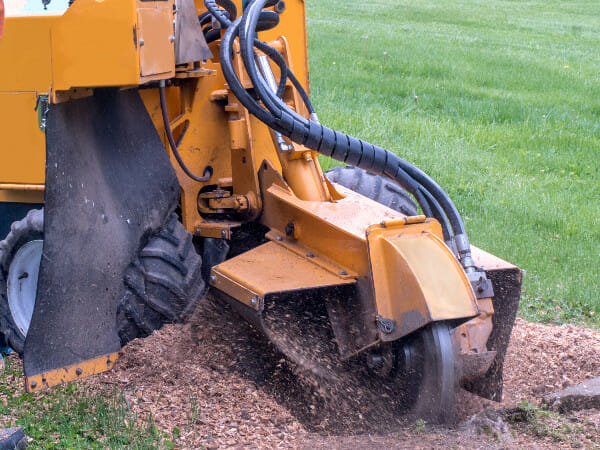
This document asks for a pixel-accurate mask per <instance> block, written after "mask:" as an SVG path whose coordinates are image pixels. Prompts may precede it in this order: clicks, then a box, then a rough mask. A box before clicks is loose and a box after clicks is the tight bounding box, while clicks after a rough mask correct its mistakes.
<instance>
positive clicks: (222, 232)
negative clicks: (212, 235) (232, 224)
mask: <svg viewBox="0 0 600 450" xmlns="http://www.w3.org/2000/svg"><path fill="white" fill-rule="evenodd" d="M221 237H222V238H223V239H225V238H226V237H227V230H221Z"/></svg>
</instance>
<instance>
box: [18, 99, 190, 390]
mask: <svg viewBox="0 0 600 450" xmlns="http://www.w3.org/2000/svg"><path fill="white" fill-rule="evenodd" d="M178 198H179V184H178V182H177V178H176V175H175V172H174V170H173V168H172V166H171V164H170V162H169V158H168V156H167V153H166V152H165V149H164V147H163V144H162V142H161V140H160V138H159V136H158V134H157V132H156V130H155V128H154V126H153V124H152V121H151V119H150V117H149V116H148V113H147V111H146V108H145V106H144V104H143V102H142V100H141V99H140V96H139V94H138V92H137V91H136V90H129V91H119V90H117V89H110V90H96V93H95V95H94V96H93V97H88V98H85V99H80V100H74V101H70V102H66V103H59V104H56V105H52V106H51V107H50V110H49V112H48V119H47V131H46V191H45V217H44V221H45V222H44V247H43V256H42V262H41V266H40V273H39V281H38V290H37V297H36V303H35V309H34V312H33V317H32V321H31V325H30V328H29V332H28V334H27V339H26V341H25V349H24V355H23V363H24V371H25V375H26V387H27V389H28V390H29V391H32V390H36V389H39V388H41V387H44V386H47V385H51V384H56V383H59V382H61V381H68V380H69V379H72V378H75V377H78V376H83V375H87V374H91V373H96V372H99V371H102V370H106V369H107V368H108V367H109V366H110V365H111V364H112V362H114V358H111V357H110V355H111V354H114V353H115V352H118V351H119V350H120V343H119V335H118V330H117V321H116V316H117V302H118V301H119V298H120V297H121V295H123V292H124V284H123V273H124V271H125V269H126V267H127V266H128V265H129V263H130V262H131V261H132V260H133V259H134V257H135V255H136V254H137V252H138V250H139V249H140V248H141V246H142V245H143V244H144V242H143V241H144V240H145V239H147V237H148V236H149V235H150V234H151V233H152V232H154V231H157V230H158V229H159V228H160V227H161V226H162V224H163V223H164V222H165V221H166V219H167V218H168V216H169V214H170V213H171V212H172V211H173V210H174V209H175V207H176V205H177V201H178Z"/></svg>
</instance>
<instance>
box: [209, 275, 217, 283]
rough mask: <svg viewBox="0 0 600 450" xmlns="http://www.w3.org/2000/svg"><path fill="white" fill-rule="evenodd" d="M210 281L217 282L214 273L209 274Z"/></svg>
mask: <svg viewBox="0 0 600 450" xmlns="http://www.w3.org/2000/svg"><path fill="white" fill-rule="evenodd" d="M210 282H211V283H216V282H217V276H216V275H211V276H210Z"/></svg>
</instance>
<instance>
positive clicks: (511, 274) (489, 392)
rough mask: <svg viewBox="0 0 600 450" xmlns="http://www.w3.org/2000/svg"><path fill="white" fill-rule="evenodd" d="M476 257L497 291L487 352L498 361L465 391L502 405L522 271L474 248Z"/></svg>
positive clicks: (469, 384)
mask: <svg viewBox="0 0 600 450" xmlns="http://www.w3.org/2000/svg"><path fill="white" fill-rule="evenodd" d="M473 256H474V260H475V263H476V264H477V265H478V266H480V267H481V268H483V269H484V270H485V272H486V274H487V276H488V278H489V279H490V280H491V282H492V286H493V288H494V293H495V295H494V298H493V299H492V302H493V305H494V315H493V317H492V323H493V330H492V334H491V335H490V338H489V340H488V343H487V346H488V350H491V351H495V352H496V357H495V358H494V361H493V363H492V365H491V366H490V368H489V369H488V371H487V372H486V374H485V376H484V377H481V378H479V379H476V380H473V381H471V382H469V383H466V384H465V388H466V389H467V390H468V391H471V392H473V393H474V394H477V395H480V396H482V397H484V398H488V399H490V400H495V401H501V400H502V390H503V372H502V371H503V367H504V358H505V356H506V350H507V348H508V344H509V341H510V335H511V332H512V329H513V326H514V323H515V319H516V317H517V311H518V309H519V301H520V298H521V281H522V277H521V269H519V268H518V267H516V266H514V265H513V264H510V263H508V262H506V261H504V260H502V259H500V258H497V257H495V256H493V255H491V254H489V253H487V252H484V251H482V250H480V249H477V248H475V247H473Z"/></svg>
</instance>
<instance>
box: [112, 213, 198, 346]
mask: <svg viewBox="0 0 600 450" xmlns="http://www.w3.org/2000/svg"><path fill="white" fill-rule="evenodd" d="M125 286H126V287H127V290H126V292H125V294H124V295H123V297H122V298H121V300H120V301H119V306H118V311H117V320H118V322H117V323H118V325H119V337H120V339H121V345H125V344H126V343H127V342H129V341H131V340H132V339H135V338H138V337H146V336H148V335H150V334H151V333H152V332H153V331H155V330H157V329H159V328H160V327H161V326H162V325H163V324H165V323H178V322H182V321H183V320H185V318H186V317H188V315H189V314H190V313H191V312H192V310H193V309H194V307H195V305H196V302H197V301H198V300H199V299H200V298H201V297H202V296H203V294H204V289H205V282H204V280H203V279H202V258H201V257H200V255H198V254H197V253H196V250H195V249H194V245H193V243H192V235H191V234H190V233H188V232H187V230H186V229H185V228H184V227H183V225H182V224H181V223H180V222H179V220H178V218H177V216H176V215H175V214H173V215H172V216H171V218H170V219H169V222H168V223H167V225H166V226H165V227H164V228H163V229H162V230H161V232H160V233H159V234H157V235H154V236H152V237H151V238H150V240H149V241H148V244H147V245H146V246H145V247H144V248H143V249H142V251H141V252H140V253H139V255H138V257H137V259H136V260H135V261H134V262H133V263H132V264H131V265H130V266H129V267H128V269H127V271H126V272H125Z"/></svg>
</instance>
